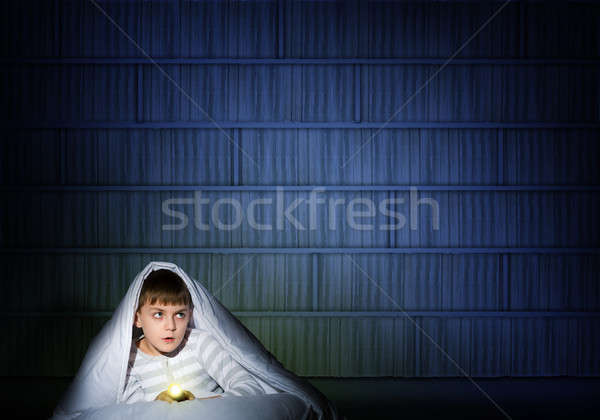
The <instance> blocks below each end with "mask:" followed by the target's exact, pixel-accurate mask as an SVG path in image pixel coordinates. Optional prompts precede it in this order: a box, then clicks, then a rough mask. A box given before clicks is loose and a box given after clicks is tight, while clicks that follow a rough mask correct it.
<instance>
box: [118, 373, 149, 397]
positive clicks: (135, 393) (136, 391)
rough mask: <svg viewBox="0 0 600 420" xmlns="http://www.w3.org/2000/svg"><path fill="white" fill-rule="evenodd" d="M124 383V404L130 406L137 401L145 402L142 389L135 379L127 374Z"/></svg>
mask: <svg viewBox="0 0 600 420" xmlns="http://www.w3.org/2000/svg"><path fill="white" fill-rule="evenodd" d="M125 381H126V384H127V385H126V386H125V392H124V396H123V401H125V404H132V403H134V402H138V401H145V399H144V396H145V393H144V389H143V388H142V385H141V384H140V383H139V382H138V380H137V379H136V377H135V376H133V375H130V374H129V373H127V377H126V378H125Z"/></svg>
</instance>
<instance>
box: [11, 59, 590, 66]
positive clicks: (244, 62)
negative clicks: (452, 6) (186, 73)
mask: <svg viewBox="0 0 600 420" xmlns="http://www.w3.org/2000/svg"><path fill="white" fill-rule="evenodd" d="M152 60H153V61H150V60H149V59H148V58H145V57H65V58H42V57H30V58H28V57H9V58H3V59H0V64H41V65H57V64H58V65H87V64H102V65H105V64H117V65H127V64H136V65H137V64H145V65H149V66H150V65H155V63H156V64H164V65H219V64H235V65H349V66H350V65H356V64H360V65H392V66H398V65H411V64H432V65H444V64H446V65H454V66H460V65H489V64H500V65H506V64H509V65H538V64H539V65H548V64H557V65H558V64H560V65H577V66H580V65H585V64H588V65H590V64H591V65H600V60H599V59H597V58H543V57H540V58H495V57H480V58H454V59H452V60H451V61H450V62H448V63H446V62H447V61H448V58H447V57H441V58H437V57H397V58H337V57H331V58H227V57H220V58H202V57H177V58H173V57H171V58H156V57H152Z"/></svg>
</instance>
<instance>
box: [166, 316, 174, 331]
mask: <svg viewBox="0 0 600 420" xmlns="http://www.w3.org/2000/svg"><path fill="white" fill-rule="evenodd" d="M175 325H176V324H175V320H174V319H173V318H169V319H168V321H167V329H168V330H174V329H175Z"/></svg>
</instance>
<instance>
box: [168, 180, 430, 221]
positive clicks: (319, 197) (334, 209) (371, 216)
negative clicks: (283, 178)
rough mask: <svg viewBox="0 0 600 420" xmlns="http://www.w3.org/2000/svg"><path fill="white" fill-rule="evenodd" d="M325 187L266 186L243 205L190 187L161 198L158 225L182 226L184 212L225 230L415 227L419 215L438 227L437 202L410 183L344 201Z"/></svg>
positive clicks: (187, 218)
mask: <svg viewBox="0 0 600 420" xmlns="http://www.w3.org/2000/svg"><path fill="white" fill-rule="evenodd" d="M326 192H327V189H325V188H315V189H312V190H310V191H309V192H308V193H307V194H303V195H306V197H296V198H295V199H294V200H293V201H291V202H289V201H290V197H289V194H290V192H289V191H288V192H287V194H288V197H287V198H286V191H285V189H284V188H282V187H278V188H276V191H275V193H274V195H275V196H274V197H272V195H273V193H271V192H268V193H265V194H263V195H265V196H269V197H261V198H255V199H253V200H251V201H249V202H248V203H247V204H246V205H245V206H243V205H242V201H240V200H238V199H236V198H231V197H221V198H218V199H216V200H214V201H213V200H211V199H210V198H209V197H204V196H203V195H202V191H201V190H197V191H194V196H193V197H181V198H170V199H168V200H164V201H163V202H162V212H163V214H164V215H166V216H168V217H171V218H173V223H170V224H163V225H162V229H163V230H171V231H172V230H183V229H186V228H188V226H189V224H190V223H189V222H190V215H189V214H191V218H192V219H193V226H194V228H195V229H197V230H200V231H209V230H213V229H216V230H225V231H231V230H235V229H238V228H240V227H241V226H242V225H244V229H246V228H250V229H254V230H266V231H271V230H273V229H275V230H279V231H281V230H286V229H297V230H301V231H304V230H307V229H308V230H317V229H327V230H332V231H335V230H337V229H351V230H360V231H372V230H376V229H377V230H399V229H404V228H406V227H407V225H408V226H409V228H410V229H411V230H418V228H419V226H418V223H419V220H421V221H425V222H426V224H427V225H428V226H427V228H428V229H432V230H439V228H440V206H439V203H438V202H437V200H435V199H433V198H431V197H422V198H419V196H418V195H419V192H418V189H417V188H416V187H411V188H410V191H409V192H408V194H406V195H407V197H396V198H393V199H390V198H384V199H382V200H379V201H376V200H373V199H371V198H364V197H358V198H356V197H355V198H352V199H351V200H349V201H348V202H347V200H346V198H345V197H329V198H327V197H326V196H325V195H326V194H325V193H326ZM254 193H255V192H254ZM399 210H404V211H399ZM420 212H426V213H423V214H420ZM223 213H228V214H229V215H230V217H228V218H227V219H228V220H223V219H224V218H223V217H222V214H223ZM300 213H302V214H306V213H308V220H306V219H307V218H306V217H304V218H303V217H301V216H300ZM378 213H379V214H378ZM259 214H263V215H268V216H267V217H264V219H269V220H258V219H259V217H258V216H259ZM423 215H425V216H426V217H423ZM381 216H385V218H386V223H380V224H376V223H374V220H377V219H379V220H381V219H382V218H381ZM420 216H421V217H420Z"/></svg>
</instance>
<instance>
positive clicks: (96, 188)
mask: <svg viewBox="0 0 600 420" xmlns="http://www.w3.org/2000/svg"><path fill="white" fill-rule="evenodd" d="M200 190H202V191H274V192H276V191H315V190H317V191H319V192H320V191H322V192H326V191H499V192H502V191H507V192H510V191H531V192H543V191H575V192H577V191H600V185H531V184H530V185H431V184H430V185H140V184H136V185H2V186H0V191H3V192H8V191H19V192H36V191H56V192H69V191H82V192H109V191H200Z"/></svg>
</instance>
